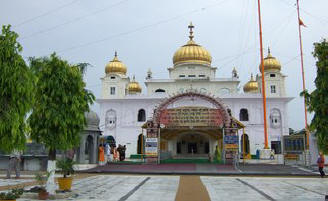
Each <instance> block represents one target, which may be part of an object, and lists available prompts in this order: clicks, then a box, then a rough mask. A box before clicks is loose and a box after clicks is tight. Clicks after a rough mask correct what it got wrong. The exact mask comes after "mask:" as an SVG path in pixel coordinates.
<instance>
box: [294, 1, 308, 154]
mask: <svg viewBox="0 0 328 201" xmlns="http://www.w3.org/2000/svg"><path fill="white" fill-rule="evenodd" d="M296 4H297V17H298V35H299V40H300V51H301V69H302V81H303V91H305V90H306V88H305V76H304V63H303V44H302V32H301V26H302V25H303V26H305V25H304V24H303V22H302V20H301V18H300V7H299V0H296ZM303 99H304V117H305V134H306V149H307V150H309V128H308V123H307V108H306V98H305V96H303Z"/></svg>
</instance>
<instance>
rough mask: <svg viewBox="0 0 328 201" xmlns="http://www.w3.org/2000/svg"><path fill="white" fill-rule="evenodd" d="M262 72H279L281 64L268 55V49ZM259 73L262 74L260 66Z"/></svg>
mask: <svg viewBox="0 0 328 201" xmlns="http://www.w3.org/2000/svg"><path fill="white" fill-rule="evenodd" d="M263 64H264V71H267V70H278V71H280V70H281V64H280V62H279V61H278V60H277V59H276V58H275V57H273V56H272V55H271V53H270V49H268V56H267V57H265V58H264V63H263ZM259 69H260V72H262V70H261V64H260V66H259Z"/></svg>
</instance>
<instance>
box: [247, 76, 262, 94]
mask: <svg viewBox="0 0 328 201" xmlns="http://www.w3.org/2000/svg"><path fill="white" fill-rule="evenodd" d="M258 91H259V85H258V83H257V82H256V81H255V80H254V79H253V74H252V75H251V80H250V81H248V82H247V83H246V84H245V85H244V92H245V93H258Z"/></svg>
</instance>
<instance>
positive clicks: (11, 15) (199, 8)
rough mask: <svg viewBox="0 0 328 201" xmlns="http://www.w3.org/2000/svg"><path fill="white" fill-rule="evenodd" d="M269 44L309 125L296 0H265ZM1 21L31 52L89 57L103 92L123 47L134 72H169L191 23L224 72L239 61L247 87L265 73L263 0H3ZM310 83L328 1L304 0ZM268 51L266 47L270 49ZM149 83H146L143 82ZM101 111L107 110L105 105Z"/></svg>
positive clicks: (298, 117)
mask: <svg viewBox="0 0 328 201" xmlns="http://www.w3.org/2000/svg"><path fill="white" fill-rule="evenodd" d="M261 2H262V21H263V40H264V47H265V49H267V47H268V46H270V48H271V53H272V55H273V56H275V57H277V58H278V59H279V60H280V62H281V64H282V72H283V73H284V74H285V75H287V76H288V77H287V80H286V88H287V94H288V96H291V97H295V98H294V100H293V101H291V102H290V103H289V123H290V127H292V128H294V129H300V128H302V127H304V114H303V102H302V99H301V98H299V93H300V91H301V90H302V85H301V83H302V80H301V68H300V56H299V55H300V51H299V41H298V26H297V12H296V6H295V3H296V0H262V1H261ZM0 3H1V6H0V24H11V25H12V29H13V30H14V31H15V32H17V33H18V34H19V36H20V38H19V42H20V43H21V44H22V46H23V48H24V50H23V56H24V57H25V58H28V57H30V56H37V57H38V56H47V55H49V54H51V53H52V52H54V51H56V52H57V53H58V54H59V55H60V56H61V57H62V58H64V59H67V60H68V61H70V62H71V63H77V62H88V63H90V64H91V65H92V67H90V68H89V69H88V71H87V73H86V76H85V80H86V82H87V87H88V88H89V89H91V90H92V91H93V92H94V94H95V95H96V96H97V97H99V96H100V92H101V82H100V78H101V77H103V76H104V67H105V65H106V63H108V61H110V60H111V59H112V58H113V55H114V51H115V50H117V51H118V55H119V58H120V59H121V60H122V61H123V62H124V63H125V64H126V65H127V66H128V74H129V75H130V76H133V75H135V76H136V78H137V80H138V81H139V82H143V81H144V78H145V76H146V72H147V70H148V69H149V68H151V69H152V71H153V76H154V77H155V78H168V73H167V68H168V67H170V66H172V57H173V54H174V52H175V51H176V50H177V49H178V48H179V47H180V46H181V45H184V44H185V43H186V41H187V39H188V38H187V36H188V29H187V26H188V24H189V22H190V21H192V22H193V24H194V25H195V29H194V35H195V41H196V42H197V43H199V44H201V45H202V46H204V47H205V48H206V49H207V50H209V51H210V52H211V54H212V57H213V62H212V64H213V66H216V67H218V71H217V77H230V76H231V70H232V68H233V67H236V69H237V71H238V73H239V76H240V79H241V88H242V86H243V85H244V83H246V82H247V81H248V79H249V77H250V74H251V73H254V74H257V73H259V70H258V65H259V61H260V58H259V44H258V43H259V39H258V23H257V20H258V16H257V1H256V0H165V1H155V0H96V1H95V0H94V1H91V0H89V1H87V0H52V1H50V0H30V1H22V0H21V1H19V0H1V1H0ZM300 3H301V18H302V20H303V22H304V23H305V24H306V25H307V27H306V28H303V32H302V33H303V45H304V56H305V57H304V64H305V76H306V87H307V88H308V89H309V90H310V91H311V90H313V89H314V83H313V81H314V79H315V76H316V69H315V59H314V58H313V56H312V51H313V43H314V42H317V41H320V40H321V39H322V38H327V37H328V12H327V8H328V1H327V0H300ZM265 54H266V53H265ZM142 86H143V87H144V85H143V84H142ZM93 109H94V110H96V111H97V112H99V108H98V105H97V104H96V105H94V106H93Z"/></svg>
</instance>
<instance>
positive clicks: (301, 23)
mask: <svg viewBox="0 0 328 201" xmlns="http://www.w3.org/2000/svg"><path fill="white" fill-rule="evenodd" d="M298 22H299V24H300V26H303V27H306V25H305V24H304V22H303V21H302V20H301V18H298Z"/></svg>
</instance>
